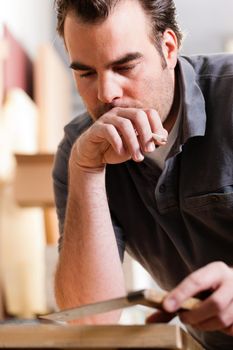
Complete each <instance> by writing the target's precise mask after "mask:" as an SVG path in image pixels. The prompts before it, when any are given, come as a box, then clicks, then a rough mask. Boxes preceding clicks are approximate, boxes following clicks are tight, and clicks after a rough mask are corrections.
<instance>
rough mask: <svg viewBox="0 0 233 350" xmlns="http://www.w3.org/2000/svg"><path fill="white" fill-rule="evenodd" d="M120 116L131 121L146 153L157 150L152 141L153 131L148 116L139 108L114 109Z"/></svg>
mask: <svg viewBox="0 0 233 350" xmlns="http://www.w3.org/2000/svg"><path fill="white" fill-rule="evenodd" d="M113 111H114V112H116V113H117V115H118V116H120V117H122V118H127V119H129V120H131V122H132V124H133V126H134V130H136V134H137V136H138V139H139V143H140V146H141V149H142V150H143V151H144V152H152V151H154V150H155V145H154V142H153V140H152V130H151V126H150V122H149V120H148V116H147V114H146V113H145V112H144V111H143V110H142V109H138V108H117V109H116V110H115V109H113Z"/></svg>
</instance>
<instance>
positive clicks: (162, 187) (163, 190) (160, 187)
mask: <svg viewBox="0 0 233 350" xmlns="http://www.w3.org/2000/svg"><path fill="white" fill-rule="evenodd" d="M159 192H160V193H164V192H166V185H164V184H162V185H160V186H159Z"/></svg>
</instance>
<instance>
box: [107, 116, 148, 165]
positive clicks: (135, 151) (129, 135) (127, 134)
mask: <svg viewBox="0 0 233 350" xmlns="http://www.w3.org/2000/svg"><path fill="white" fill-rule="evenodd" d="M104 124H105V125H112V126H114V127H115V129H116V130H117V132H118V134H119V136H120V137H121V139H122V142H123V144H124V147H125V149H127V150H128V151H129V153H130V155H131V156H132V158H133V159H134V160H135V161H142V160H143V159H144V156H143V154H142V152H141V148H140V144H139V141H138V138H137V135H136V133H135V129H134V126H133V124H132V122H131V121H130V120H129V119H126V118H122V117H119V116H115V115H111V117H108V118H105V119H104Z"/></svg>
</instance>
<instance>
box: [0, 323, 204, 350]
mask: <svg viewBox="0 0 233 350" xmlns="http://www.w3.org/2000/svg"><path fill="white" fill-rule="evenodd" d="M0 348H1V349H63V350H68V349H76V350H77V349H78V350H79V349H127V348H131V349H151V348H153V349H160V350H161V349H167V350H171V349H173V350H174V349H184V350H201V349H203V348H202V347H201V346H200V345H199V344H198V343H197V342H196V341H195V340H194V339H193V338H192V337H191V336H190V335H188V334H187V333H186V332H185V331H184V330H183V329H181V328H180V326H178V325H167V324H166V325H165V324H156V325H155V324H153V325H152V324H151V325H133V326H131V325H129V326H128V325H127V326H125V325H111V326H110V325H108V326H80V325H65V324H21V325H20V324H2V325H1V326H0Z"/></svg>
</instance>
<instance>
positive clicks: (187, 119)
mask: <svg viewBox="0 0 233 350" xmlns="http://www.w3.org/2000/svg"><path fill="white" fill-rule="evenodd" d="M178 72H179V73H178V74H179V76H180V77H179V79H180V82H181V84H180V85H181V94H182V100H183V101H182V102H183V106H182V114H183V123H182V125H183V127H182V135H181V142H182V144H184V143H185V142H186V141H187V140H188V138H190V137H194V136H204V135H205V130H206V112H205V100H204V97H203V94H202V91H201V89H200V87H199V85H198V84H197V81H196V78H197V75H196V72H195V70H194V67H193V66H192V65H191V63H190V62H188V60H187V58H185V57H181V56H180V57H179V58H178Z"/></svg>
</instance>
